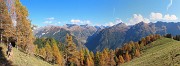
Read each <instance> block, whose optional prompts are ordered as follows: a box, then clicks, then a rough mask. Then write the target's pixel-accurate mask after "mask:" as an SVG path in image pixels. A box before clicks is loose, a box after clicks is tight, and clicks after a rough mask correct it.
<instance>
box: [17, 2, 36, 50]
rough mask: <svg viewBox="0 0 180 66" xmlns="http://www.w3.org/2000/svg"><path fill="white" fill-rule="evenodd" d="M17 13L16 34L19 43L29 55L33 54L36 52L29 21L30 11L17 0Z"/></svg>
mask: <svg viewBox="0 0 180 66" xmlns="http://www.w3.org/2000/svg"><path fill="white" fill-rule="evenodd" d="M15 12H16V17H17V19H16V21H17V24H16V32H17V34H16V35H17V37H18V39H17V43H18V46H20V47H21V48H22V49H24V50H25V51H26V52H27V53H33V52H34V51H35V49H34V48H35V46H34V44H33V42H34V36H33V32H32V29H31V22H30V20H29V19H28V15H29V14H28V10H27V9H26V7H25V6H23V5H22V4H21V2H20V1H19V0H15Z"/></svg>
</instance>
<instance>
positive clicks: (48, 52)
mask: <svg viewBox="0 0 180 66" xmlns="http://www.w3.org/2000/svg"><path fill="white" fill-rule="evenodd" d="M45 50H46V57H45V60H46V61H49V62H50V61H52V59H53V54H52V48H51V46H50V45H49V43H48V42H46V45H45Z"/></svg>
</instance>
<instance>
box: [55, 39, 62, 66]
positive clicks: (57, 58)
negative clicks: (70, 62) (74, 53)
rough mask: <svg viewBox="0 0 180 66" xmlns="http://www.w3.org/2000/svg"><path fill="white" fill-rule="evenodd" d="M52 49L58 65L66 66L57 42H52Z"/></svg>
mask: <svg viewBox="0 0 180 66" xmlns="http://www.w3.org/2000/svg"><path fill="white" fill-rule="evenodd" d="M52 44H53V46H52V49H53V56H54V59H55V61H56V63H57V64H58V65H60V66H64V63H63V56H62V54H61V53H60V51H59V48H58V46H57V43H56V42H55V40H52Z"/></svg>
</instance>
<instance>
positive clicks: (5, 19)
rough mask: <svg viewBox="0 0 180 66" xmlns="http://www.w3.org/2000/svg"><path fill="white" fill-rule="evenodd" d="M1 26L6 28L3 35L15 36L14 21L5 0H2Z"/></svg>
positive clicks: (0, 1) (0, 11)
mask: <svg viewBox="0 0 180 66" xmlns="http://www.w3.org/2000/svg"><path fill="white" fill-rule="evenodd" d="M0 28H1V29H4V32H3V36H5V37H6V38H7V39H8V38H9V37H13V36H14V35H13V34H14V29H13V22H12V20H11V17H10V15H9V12H8V7H7V5H6V1H5V0H0Z"/></svg>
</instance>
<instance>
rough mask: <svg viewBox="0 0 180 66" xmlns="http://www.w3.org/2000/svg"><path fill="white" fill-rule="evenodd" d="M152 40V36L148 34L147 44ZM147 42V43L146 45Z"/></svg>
mask: <svg viewBox="0 0 180 66" xmlns="http://www.w3.org/2000/svg"><path fill="white" fill-rule="evenodd" d="M150 41H151V38H150V36H146V44H148V43H150ZM146 44H145V45H146Z"/></svg>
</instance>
